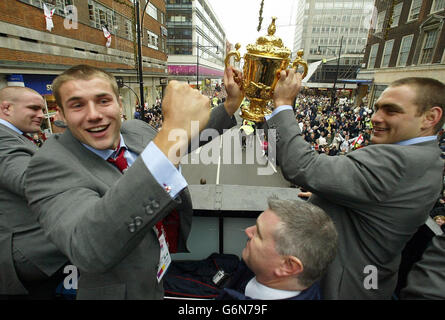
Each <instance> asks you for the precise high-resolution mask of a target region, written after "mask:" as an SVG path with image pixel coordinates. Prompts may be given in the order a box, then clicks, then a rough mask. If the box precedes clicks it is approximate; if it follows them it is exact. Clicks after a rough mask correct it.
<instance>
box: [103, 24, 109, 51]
mask: <svg viewBox="0 0 445 320" xmlns="http://www.w3.org/2000/svg"><path fill="white" fill-rule="evenodd" d="M102 30H103V32H104V37H105V38H107V44H106V46H107V48H109V47H110V46H111V33H110V32H109V31H108V30H107V28H106V27H105V26H103V27H102Z"/></svg>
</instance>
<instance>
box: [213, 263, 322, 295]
mask: <svg viewBox="0 0 445 320" xmlns="http://www.w3.org/2000/svg"><path fill="white" fill-rule="evenodd" d="M254 276H255V274H254V273H253V272H252V271H251V270H250V269H249V268H248V267H247V265H246V264H245V262H244V261H242V260H241V262H240V264H239V266H238V269H237V270H236V271H235V272H234V274H233V276H232V278H231V279H230V281H229V283H228V285H227V286H226V287H225V288H224V289H223V290H222V291H221V294H220V295H219V296H218V297H217V298H216V300H253V299H252V298H250V297H248V296H246V295H244V293H243V292H245V290H246V286H247V284H248V283H249V281H250V280H251V279H252V278H253V277H254ZM286 300H321V293H320V286H319V284H318V282H316V283H314V284H313V285H312V286H310V287H309V288H307V289H305V290H303V291H301V292H300V294H299V295H297V296H295V297H290V298H288V299H286Z"/></svg>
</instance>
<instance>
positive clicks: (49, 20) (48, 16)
mask: <svg viewBox="0 0 445 320" xmlns="http://www.w3.org/2000/svg"><path fill="white" fill-rule="evenodd" d="M55 10H56V8H54V9H52V10H49V9H48V7H47V6H46V4H43V13H44V14H45V20H46V30H48V31H50V32H51V30H52V29H53V28H54V23H53V14H54V11H55Z"/></svg>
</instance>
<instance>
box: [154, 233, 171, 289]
mask: <svg viewBox="0 0 445 320" xmlns="http://www.w3.org/2000/svg"><path fill="white" fill-rule="evenodd" d="M158 240H159V245H160V247H161V255H160V257H159V267H158V273H157V275H156V277H157V278H158V282H160V281H161V279H162V277H163V276H164V275H165V273H166V272H167V269H168V267H169V266H170V263H171V262H172V258H171V256H170V252H169V251H168V245H167V241H165V235H164V232H162V233H160V234H159V236H158Z"/></svg>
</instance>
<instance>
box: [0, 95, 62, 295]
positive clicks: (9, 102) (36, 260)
mask: <svg viewBox="0 0 445 320" xmlns="http://www.w3.org/2000/svg"><path fill="white" fill-rule="evenodd" d="M44 106H45V104H44V101H43V98H42V96H41V95H40V94H38V93H37V92H35V91H34V90H32V89H29V88H24V87H6V88H3V89H1V90H0V168H1V170H0V295H3V296H10V297H12V296H14V297H19V296H24V297H27V298H36V299H37V298H51V297H53V296H54V294H55V289H56V287H55V285H56V284H57V282H56V283H54V282H53V279H54V277H56V275H57V274H58V272H57V271H59V275H62V272H61V270H60V269H61V268H62V266H63V265H64V264H66V263H67V261H68V260H67V258H66V257H65V256H64V255H62V254H61V253H60V252H59V251H58V250H57V248H56V247H55V245H54V244H52V243H51V242H50V241H49V240H47V239H46V237H45V235H44V233H43V230H42V229H41V228H40V225H39V224H38V223H37V220H36V218H35V216H34V215H33V214H32V212H31V210H30V209H29V207H28V205H27V200H26V198H25V184H24V176H25V170H26V168H27V167H28V164H29V161H30V160H31V157H32V156H33V154H34V153H35V152H36V151H37V150H38V147H37V146H36V145H35V144H34V143H33V142H32V141H31V138H29V137H27V136H26V135H25V134H27V133H35V132H38V131H39V130H40V124H41V122H42V120H43V112H42V109H43V108H44ZM54 280H57V279H54Z"/></svg>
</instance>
